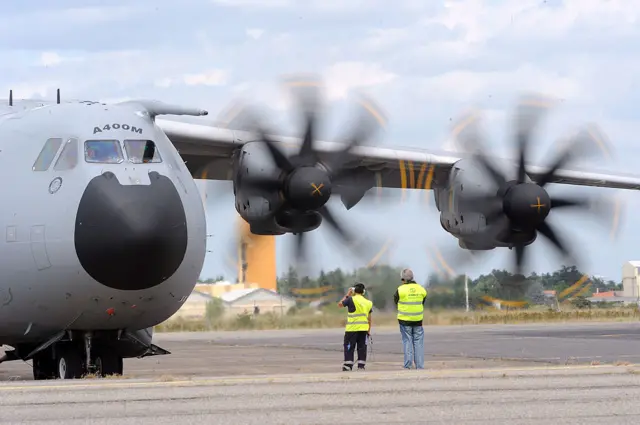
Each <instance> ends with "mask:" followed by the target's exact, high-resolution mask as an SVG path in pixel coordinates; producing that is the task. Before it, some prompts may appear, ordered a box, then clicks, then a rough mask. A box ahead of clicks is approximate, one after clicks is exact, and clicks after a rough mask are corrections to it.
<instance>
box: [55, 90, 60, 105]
mask: <svg viewBox="0 0 640 425" xmlns="http://www.w3.org/2000/svg"><path fill="white" fill-rule="evenodd" d="M56 103H57V104H58V105H59V104H60V89H57V90H56Z"/></svg>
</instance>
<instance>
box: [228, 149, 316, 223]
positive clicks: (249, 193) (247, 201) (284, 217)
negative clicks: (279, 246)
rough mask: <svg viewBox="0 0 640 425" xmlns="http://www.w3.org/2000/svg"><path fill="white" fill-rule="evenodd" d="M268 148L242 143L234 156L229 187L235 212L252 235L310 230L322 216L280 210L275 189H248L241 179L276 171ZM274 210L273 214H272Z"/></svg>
mask: <svg viewBox="0 0 640 425" xmlns="http://www.w3.org/2000/svg"><path fill="white" fill-rule="evenodd" d="M279 172H280V171H279V169H278V167H276V165H275V164H274V163H273V159H272V158H271V154H270V153H269V148H268V147H267V146H266V144H264V143H262V142H248V143H246V144H244V145H243V146H242V147H241V148H240V149H239V150H238V151H237V152H236V153H235V156H234V162H233V191H234V195H235V208H236V211H237V212H238V214H240V216H241V217H242V218H243V219H244V220H245V221H246V222H247V223H249V225H250V228H251V233H253V234H256V235H282V234H284V233H287V232H291V233H301V232H308V231H311V230H314V229H316V228H318V227H319V226H320V224H321V223H322V216H321V215H320V214H319V213H317V212H315V211H310V212H308V213H305V214H296V215H295V216H294V215H292V214H288V213H287V211H286V210H281V206H282V204H283V199H282V197H281V195H280V192H278V191H268V190H264V191H256V190H255V189H251V190H249V189H248V188H247V187H246V185H243V181H244V180H245V179H247V178H248V177H251V178H265V177H266V178H272V177H277V176H278V175H279ZM276 213H277V214H276Z"/></svg>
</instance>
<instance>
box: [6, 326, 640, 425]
mask: <svg viewBox="0 0 640 425" xmlns="http://www.w3.org/2000/svg"><path fill="white" fill-rule="evenodd" d="M342 335H343V330H342V329H328V330H304V331H301V330H286V331H250V332H233V333H232V332H206V333H170V334H156V335H154V342H155V343H156V344H158V345H160V346H161V347H163V348H166V349H168V350H170V351H171V352H172V354H171V355H168V356H157V357H150V358H146V359H126V360H125V376H124V377H122V378H114V379H111V378H109V379H86V380H78V381H53V382H48V381H38V382H33V381H31V382H28V381H29V380H31V379H32V372H31V368H30V366H29V365H28V364H26V363H24V362H6V363H3V364H1V365H0V381H4V382H0V392H2V394H1V395H0V423H2V424H4V423H34V424H40V423H48V424H57V423H60V424H63V423H64V424H67V423H68V424H73V423H92V424H103V423H104V424H106V423H109V424H113V423H118V424H129V423H131V424H133V423H134V422H135V423H142V424H145V423H149V424H151V423H153V424H162V423H171V424H175V423H181V424H182V423H185V424H186V423H207V424H210V423H237V424H253V423H259V424H261V425H268V424H291V423H298V424H333V423H338V422H339V421H344V418H345V415H349V414H352V413H357V414H358V415H360V418H361V420H364V421H368V422H370V423H376V424H377V423H380V424H383V423H385V424H386V423H403V424H412V423H443V424H449V423H456V424H458V423H460V424H463V423H496V422H497V423H506V422H507V421H508V422H509V423H510V424H538V423H542V422H547V423H553V424H565V423H566V424H586V423H594V422H595V421H603V420H604V421H607V422H609V423H615V424H626V423H629V424H631V423H637V418H638V416H637V415H640V404H638V403H637V402H636V398H635V396H636V395H640V367H636V366H635V365H634V364H635V363H637V364H639V365H640V324H639V323H605V324H595V323H581V324H552V325H498V326H495V325H492V326H463V327H433V328H425V353H426V355H425V359H426V362H425V366H426V368H427V369H426V370H424V371H415V370H411V371H404V370H401V368H402V347H401V342H400V337H399V334H398V330H397V329H383V328H376V329H374V332H373V346H372V348H373V352H371V351H370V352H369V359H368V366H367V367H368V370H367V371H366V372H356V371H354V372H350V373H343V372H338V371H339V370H340V367H341V363H342V342H341V341H342ZM594 365H596V366H594ZM597 365H600V366H597ZM604 365H606V366H604ZM283 374H286V375H285V376H282V375H283ZM352 380H355V381H363V380H364V381H367V382H366V384H364V385H358V384H357V382H351V381H352ZM16 381H20V382H16ZM634 415H635V416H634Z"/></svg>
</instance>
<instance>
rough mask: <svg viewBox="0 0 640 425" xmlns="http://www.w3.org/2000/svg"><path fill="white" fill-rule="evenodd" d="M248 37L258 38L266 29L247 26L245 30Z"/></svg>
mask: <svg viewBox="0 0 640 425" xmlns="http://www.w3.org/2000/svg"><path fill="white" fill-rule="evenodd" d="M245 32H246V34H247V36H248V37H251V38H253V39H254V40H258V39H259V38H260V37H262V35H263V34H264V30H263V29H260V28H247V30H246V31H245Z"/></svg>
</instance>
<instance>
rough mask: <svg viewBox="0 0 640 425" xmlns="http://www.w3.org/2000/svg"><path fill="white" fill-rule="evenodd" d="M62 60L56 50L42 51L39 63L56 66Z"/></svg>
mask: <svg viewBox="0 0 640 425" xmlns="http://www.w3.org/2000/svg"><path fill="white" fill-rule="evenodd" d="M61 62H62V58H61V57H60V55H59V54H57V53H56V52H43V53H42V54H41V55H40V64H41V65H42V66H56V65H58V64H60V63H61Z"/></svg>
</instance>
